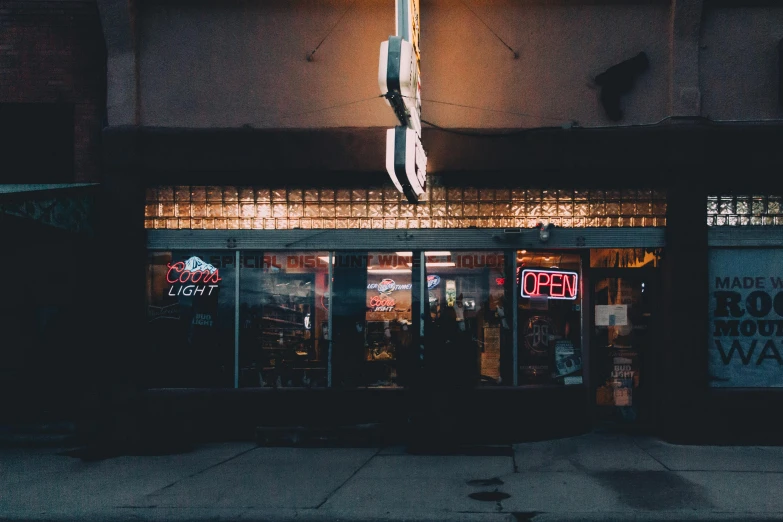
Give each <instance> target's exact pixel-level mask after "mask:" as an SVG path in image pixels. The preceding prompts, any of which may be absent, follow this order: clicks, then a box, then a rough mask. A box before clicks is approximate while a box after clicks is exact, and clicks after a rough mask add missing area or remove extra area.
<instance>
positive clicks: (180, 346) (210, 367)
mask: <svg viewBox="0 0 783 522" xmlns="http://www.w3.org/2000/svg"><path fill="white" fill-rule="evenodd" d="M234 265H235V255H234V253H220V252H201V251H174V252H151V253H149V254H148V261H147V289H146V290H147V291H146V294H147V340H148V342H147V347H148V349H149V350H150V352H149V357H148V359H147V360H148V361H149V372H148V378H149V385H150V386H151V387H201V388H205V387H230V386H232V385H233V381H234V310H235V296H236V293H235V284H236V279H235V277H236V267H235V266H234Z"/></svg>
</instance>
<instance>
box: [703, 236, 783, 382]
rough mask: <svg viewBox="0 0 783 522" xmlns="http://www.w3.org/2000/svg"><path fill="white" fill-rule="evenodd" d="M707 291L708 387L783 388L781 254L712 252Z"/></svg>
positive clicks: (768, 251) (735, 250)
mask: <svg viewBox="0 0 783 522" xmlns="http://www.w3.org/2000/svg"><path fill="white" fill-rule="evenodd" d="M709 285H710V300H709V322H710V324H709V329H710V331H709V344H708V350H709V370H710V385H711V386H713V387H728V388H732V387H734V388H736V387H742V388H748V387H753V388H765V387H783V356H782V354H781V352H783V350H782V349H781V341H782V340H783V250H780V249H775V250H773V249H760V248H743V249H739V248H715V249H711V250H710V259H709Z"/></svg>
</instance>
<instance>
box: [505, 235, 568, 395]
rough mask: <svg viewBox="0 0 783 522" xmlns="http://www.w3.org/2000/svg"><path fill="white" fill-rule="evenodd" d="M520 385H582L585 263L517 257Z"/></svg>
mask: <svg viewBox="0 0 783 522" xmlns="http://www.w3.org/2000/svg"><path fill="white" fill-rule="evenodd" d="M517 280H518V283H519V288H520V295H519V300H518V322H517V335H518V348H517V349H518V361H519V368H518V372H519V374H518V383H519V384H520V385H531V384H582V337H581V304H582V285H581V259H580V257H579V255H578V254H571V253H564V252H528V251H524V250H523V251H519V252H517Z"/></svg>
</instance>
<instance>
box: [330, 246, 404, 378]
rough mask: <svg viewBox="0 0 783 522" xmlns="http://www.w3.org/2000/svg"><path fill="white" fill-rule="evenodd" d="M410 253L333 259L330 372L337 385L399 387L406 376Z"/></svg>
mask: <svg viewBox="0 0 783 522" xmlns="http://www.w3.org/2000/svg"><path fill="white" fill-rule="evenodd" d="M412 265H413V258H412V254H411V253H410V252H407V253H406V252H338V253H335V255H334V269H333V271H334V295H333V302H334V307H333V309H332V322H333V328H334V348H333V354H334V371H335V381H334V382H335V384H336V385H337V386H347V387H352V386H360V387H398V386H402V385H404V383H405V380H406V378H407V377H408V375H409V374H410V372H409V370H408V368H409V366H410V362H411V360H410V352H411V349H412V344H411V343H412V330H411V325H412V321H411V319H412V313H411V309H412V307H411V302H412V290H413V284H412Z"/></svg>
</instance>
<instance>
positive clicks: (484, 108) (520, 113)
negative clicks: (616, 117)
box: [421, 99, 569, 122]
mask: <svg viewBox="0 0 783 522" xmlns="http://www.w3.org/2000/svg"><path fill="white" fill-rule="evenodd" d="M421 101H422V102H427V103H437V104H440V105H450V106H452V107H461V108H463V109H476V110H479V111H487V112H498V113H502V114H513V115H515V116H524V117H526V118H537V119H539V120H549V121H558V122H564V121H569V120H568V119H567V118H560V117H555V116H544V115H540V114H530V113H527V112H517V111H504V110H501V109H487V108H486V107H476V106H474V105H464V104H462V103H454V102H445V101H440V100H425V99H422V100H421Z"/></svg>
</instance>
